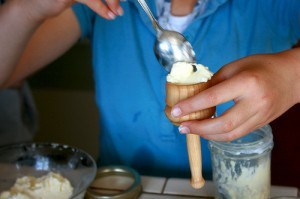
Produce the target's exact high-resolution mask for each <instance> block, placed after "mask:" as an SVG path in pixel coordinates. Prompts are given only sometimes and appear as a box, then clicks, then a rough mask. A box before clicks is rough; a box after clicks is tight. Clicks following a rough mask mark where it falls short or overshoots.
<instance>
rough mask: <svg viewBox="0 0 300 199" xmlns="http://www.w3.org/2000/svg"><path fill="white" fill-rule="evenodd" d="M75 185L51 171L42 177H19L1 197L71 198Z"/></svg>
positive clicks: (19, 198) (13, 198)
mask: <svg viewBox="0 0 300 199" xmlns="http://www.w3.org/2000/svg"><path fill="white" fill-rule="evenodd" d="M72 193H73V187H72V186H71V183H70V181H69V180H67V179H66V178H64V177H62V176H61V175H60V174H57V173H53V172H50V173H48V174H47V175H45V176H42V177H40V178H35V177H32V176H24V177H22V178H18V179H17V181H16V183H15V184H14V186H13V187H11V188H10V190H9V191H5V192H2V193H1V195H0V199H69V198H70V197H71V196H72Z"/></svg>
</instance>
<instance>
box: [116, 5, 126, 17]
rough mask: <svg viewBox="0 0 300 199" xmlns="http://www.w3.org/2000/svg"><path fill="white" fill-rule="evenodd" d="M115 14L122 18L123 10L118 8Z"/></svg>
mask: <svg viewBox="0 0 300 199" xmlns="http://www.w3.org/2000/svg"><path fill="white" fill-rule="evenodd" d="M117 13H118V15H119V16H123V14H124V11H123V9H122V8H121V7H120V8H118V10H117Z"/></svg>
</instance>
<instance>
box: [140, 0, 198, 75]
mask: <svg viewBox="0 0 300 199" xmlns="http://www.w3.org/2000/svg"><path fill="white" fill-rule="evenodd" d="M138 2H139V3H140V5H141V6H142V8H143V10H144V11H145V12H146V14H147V15H148V17H149V18H150V20H151V22H152V25H153V28H154V29H155V30H156V41H155V44H154V53H155V56H156V58H157V60H158V62H159V63H160V64H161V65H162V66H163V67H164V68H165V69H166V70H167V71H168V72H170V71H171V68H172V66H173V64H174V63H175V62H179V61H183V62H191V63H195V62H196V59H195V52H194V50H193V47H192V45H191V44H190V43H189V42H188V41H187V40H186V38H185V37H184V36H183V35H182V34H180V33H179V32H176V31H170V30H165V29H163V28H162V27H161V26H160V25H159V24H158V22H157V20H156V19H155V18H154V16H153V14H152V12H151V10H150V9H149V7H148V5H147V4H146V2H145V0H138Z"/></svg>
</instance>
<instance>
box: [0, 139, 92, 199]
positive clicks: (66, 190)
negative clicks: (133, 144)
mask: <svg viewBox="0 0 300 199" xmlns="http://www.w3.org/2000/svg"><path fill="white" fill-rule="evenodd" d="M96 171H97V166H96V163H95V161H94V159H93V158H92V157H91V156H90V155H89V154H88V153H86V152H84V151H83V150H81V149H78V148H75V147H71V146H68V145H63V144H57V143H21V144H14V145H9V146H4V147H1V148H0V199H50V198H51V199H70V198H72V199H82V198H84V195H85V192H86V189H87V188H88V186H89V185H90V184H91V182H92V181H93V180H94V178H95V176H96Z"/></svg>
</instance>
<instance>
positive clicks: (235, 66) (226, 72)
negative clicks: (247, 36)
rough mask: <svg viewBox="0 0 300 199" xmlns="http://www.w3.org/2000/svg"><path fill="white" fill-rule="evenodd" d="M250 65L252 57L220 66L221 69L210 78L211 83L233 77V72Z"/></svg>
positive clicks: (235, 72)
mask: <svg viewBox="0 0 300 199" xmlns="http://www.w3.org/2000/svg"><path fill="white" fill-rule="evenodd" d="M249 60H251V62H249ZM250 65H253V59H249V58H248V57H246V58H242V59H239V60H236V61H233V62H230V63H228V64H226V65H224V66H222V67H221V69H220V70H218V72H216V73H215V74H214V75H213V77H212V79H211V82H212V85H215V84H218V83H220V82H222V81H224V80H226V79H229V78H231V77H233V76H234V75H235V74H237V73H239V72H241V71H243V70H245V69H246V68H247V67H248V66H250Z"/></svg>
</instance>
